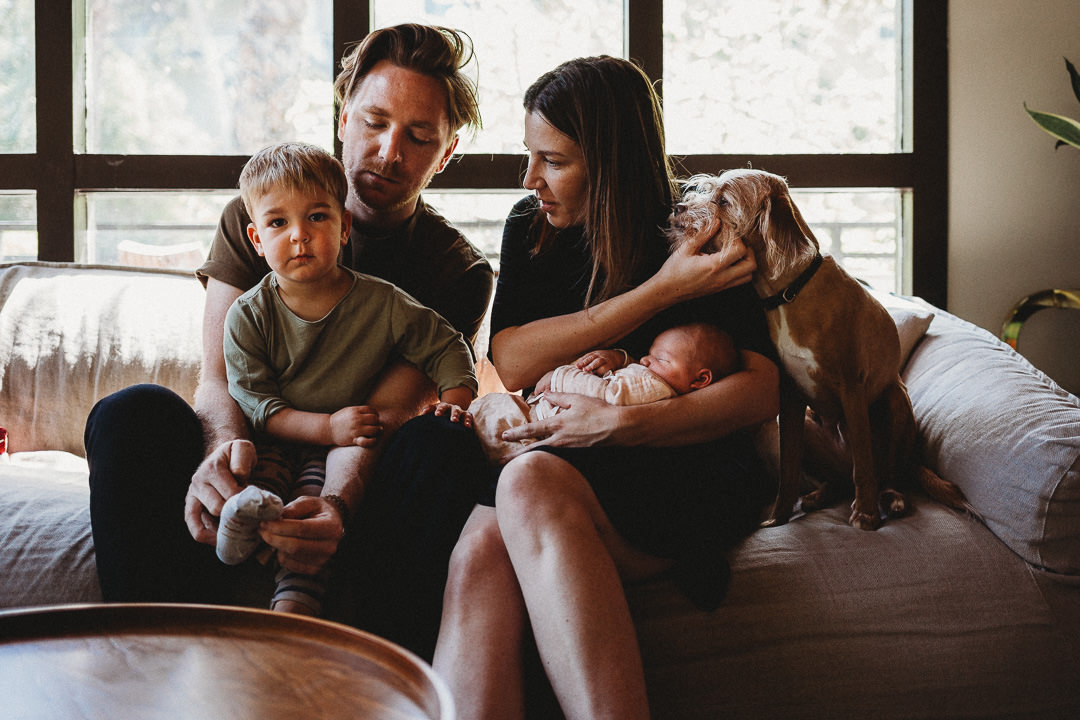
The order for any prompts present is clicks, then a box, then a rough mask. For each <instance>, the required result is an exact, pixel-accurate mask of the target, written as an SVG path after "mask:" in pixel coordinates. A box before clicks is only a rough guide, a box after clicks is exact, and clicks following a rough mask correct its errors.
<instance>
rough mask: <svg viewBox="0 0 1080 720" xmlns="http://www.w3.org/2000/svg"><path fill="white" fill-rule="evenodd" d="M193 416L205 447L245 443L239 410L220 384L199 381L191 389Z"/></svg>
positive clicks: (244, 424)
mask: <svg viewBox="0 0 1080 720" xmlns="http://www.w3.org/2000/svg"><path fill="white" fill-rule="evenodd" d="M195 413H196V414H197V415H198V416H199V419H200V420H201V421H202V425H203V437H204V438H205V441H206V447H207V449H208V450H209V449H210V448H215V447H217V446H218V445H221V444H222V443H224V442H228V441H229V440H238V439H240V440H249V439H250V437H251V432H250V429H249V427H248V423H247V419H246V418H245V417H244V413H243V412H242V411H241V410H240V406H239V405H237V404H236V401H235V400H233V399H232V396H231V395H229V387H228V383H226V382H225V381H224V380H206V379H203V380H202V381H201V382H200V383H199V386H198V387H197V388H196V389H195Z"/></svg>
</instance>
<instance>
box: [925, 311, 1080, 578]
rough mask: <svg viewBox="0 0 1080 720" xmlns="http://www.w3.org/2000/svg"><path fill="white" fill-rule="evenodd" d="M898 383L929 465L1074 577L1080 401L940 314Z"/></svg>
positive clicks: (1046, 562) (1078, 564)
mask: <svg viewBox="0 0 1080 720" xmlns="http://www.w3.org/2000/svg"><path fill="white" fill-rule="evenodd" d="M904 379H905V382H907V384H908V388H909V390H910V393H911V401H912V404H913V405H914V408H915V416H916V418H917V419H918V422H919V430H920V433H921V435H922V436H923V437H924V439H925V442H926V447H925V453H926V458H927V462H928V464H929V465H930V466H931V467H932V468H934V469H935V470H936V471H937V472H938V473H939V474H940V475H941V476H942V477H945V478H946V479H948V480H951V481H953V482H955V483H956V484H957V485H959V486H960V487H961V489H962V490H963V491H964V493H965V494H966V495H967V498H968V500H969V501H970V503H971V505H972V506H973V507H974V509H975V510H976V511H977V512H978V514H979V515H980V516H981V517H982V519H983V521H984V522H985V523H986V525H987V526H988V527H989V528H990V529H991V530H992V531H993V532H994V534H996V535H997V536H998V537H999V538H1001V539H1002V540H1003V541H1004V542H1005V543H1006V544H1007V545H1008V546H1009V547H1010V548H1012V549H1013V550H1014V551H1015V552H1016V553H1018V554H1019V555H1020V556H1021V557H1023V558H1024V559H1025V560H1027V561H1028V562H1029V563H1031V564H1033V565H1036V566H1038V567H1042V568H1045V569H1047V570H1050V571H1053V572H1056V573H1067V574H1073V575H1076V574H1080V400H1078V399H1077V398H1076V397H1075V396H1073V395H1071V394H1069V393H1067V392H1065V391H1064V390H1063V389H1061V388H1060V387H1059V386H1057V385H1056V384H1055V383H1054V382H1053V381H1052V380H1050V379H1049V378H1048V377H1046V375H1044V374H1043V373H1041V372H1039V371H1038V370H1037V369H1035V368H1034V367H1033V366H1032V365H1031V364H1030V363H1029V362H1028V361H1027V360H1025V359H1024V358H1023V357H1022V356H1021V355H1019V354H1018V353H1016V352H1015V351H1013V350H1012V349H1011V348H1009V347H1008V346H1007V345H1005V344H1004V343H1002V342H1000V341H998V339H997V338H996V337H994V336H993V335H991V334H990V333H988V332H986V331H985V330H982V329H981V328H978V327H976V326H974V325H972V324H970V323H968V322H966V321H963V320H960V319H959V318H957V317H955V316H953V315H950V314H948V313H945V312H942V311H940V310H937V311H936V315H935V317H934V320H933V322H932V323H931V325H930V328H929V330H928V331H927V333H926V336H925V337H924V338H923V340H922V342H921V343H920V344H919V345H918V346H917V347H916V348H915V349H914V351H913V352H912V354H911V357H910V359H909V360H908V364H907V366H906V368H905V370H904Z"/></svg>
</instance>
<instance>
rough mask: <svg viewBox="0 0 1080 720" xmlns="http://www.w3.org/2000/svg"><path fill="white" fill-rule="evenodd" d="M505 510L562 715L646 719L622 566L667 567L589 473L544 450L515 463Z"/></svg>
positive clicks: (500, 507)
mask: <svg viewBox="0 0 1080 720" xmlns="http://www.w3.org/2000/svg"><path fill="white" fill-rule="evenodd" d="M496 507H497V516H498V520H499V528H500V531H501V533H502V537H503V540H504V542H505V544H506V549H507V551H508V553H509V556H510V559H511V561H512V563H513V566H514V570H515V572H516V575H517V578H518V581H519V583H520V586H521V590H522V593H523V595H524V598H525V604H526V607H527V608H528V616H529V619H530V620H531V622H532V628H533V633H534V635H535V637H536V644H537V647H538V649H539V651H540V658H541V660H542V661H543V663H544V668H545V670H546V672H547V674H548V678H549V679H550V681H551V685H552V688H553V689H554V690H555V694H556V696H557V697H558V699H559V703H560V705H561V706H562V709H563V712H564V713H565V714H566V717H567V718H568V719H570V720H573V719H574V718H619V719H620V720H630V719H632V718H647V717H648V715H649V708H648V701H647V698H646V693H645V678H644V672H643V670H642V665H641V654H640V650H639V648H638V644H637V635H636V634H635V631H634V625H633V620H632V618H631V617H630V609H629V607H628V605H627V602H626V596H625V593H624V591H623V586H622V581H621V579H620V573H621V574H622V576H623V577H626V578H628V579H629V578H632V577H633V578H636V577H645V576H648V575H651V574H655V573H656V572H659V571H661V570H662V569H664V568H665V567H667V566H668V565H669V563H668V562H667V561H663V560H658V559H656V558H650V557H648V556H645V555H643V554H641V553H639V552H637V551H635V550H634V549H633V548H631V547H630V546H629V545H628V544H627V543H626V542H625V541H624V540H623V539H622V538H621V537H619V535H618V534H617V533H616V532H615V530H614V528H613V527H612V526H611V523H610V522H609V521H608V519H607V516H606V515H605V514H604V512H603V510H602V509H601V507H600V504H599V502H598V501H597V499H596V496H595V495H594V494H593V492H592V488H590V487H589V485H588V483H587V482H586V480H585V478H583V477H582V476H581V474H580V473H578V472H577V470H575V469H574V468H573V466H571V465H570V464H569V463H567V462H565V461H564V460H562V459H561V458H559V457H557V456H555V455H552V454H550V453H546V452H530V453H525V454H524V455H522V456H520V457H518V458H517V459H515V460H514V461H513V462H511V463H510V464H508V465H507V467H506V468H505V469H504V470H503V473H502V476H501V477H500V479H499V487H498V493H497V503H496Z"/></svg>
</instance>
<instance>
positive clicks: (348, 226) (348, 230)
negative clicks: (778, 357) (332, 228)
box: [341, 210, 352, 245]
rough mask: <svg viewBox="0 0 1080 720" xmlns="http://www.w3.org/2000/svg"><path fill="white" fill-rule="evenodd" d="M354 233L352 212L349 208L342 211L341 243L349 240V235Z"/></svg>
mask: <svg viewBox="0 0 1080 720" xmlns="http://www.w3.org/2000/svg"><path fill="white" fill-rule="evenodd" d="M351 234H352V213H351V212H349V211H348V210H342V211H341V244H342V245H344V244H345V243H347V242H349V235H351Z"/></svg>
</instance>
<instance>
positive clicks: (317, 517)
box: [259, 497, 345, 575]
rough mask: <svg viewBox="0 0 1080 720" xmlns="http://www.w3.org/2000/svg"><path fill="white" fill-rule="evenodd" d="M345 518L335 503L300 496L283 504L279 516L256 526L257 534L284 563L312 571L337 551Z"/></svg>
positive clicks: (288, 566)
mask: <svg viewBox="0 0 1080 720" xmlns="http://www.w3.org/2000/svg"><path fill="white" fill-rule="evenodd" d="M344 520H345V519H344V518H343V517H341V513H340V512H339V511H338V508H337V506H336V505H334V504H333V503H331V502H330V501H329V500H324V499H322V498H318V497H300V498H297V499H296V500H293V501H292V502H291V503H289V504H288V505H286V506H285V512H284V513H282V515H281V519H280V520H269V521H266V522H263V523H262V524H261V525H260V526H259V535H260V537H262V539H263V540H264V541H266V544H267V545H269V546H270V547H272V548H274V549H275V550H277V559H278V562H280V563H281V564H282V566H283V567H285V568H287V569H288V570H291V571H293V572H297V573H304V574H305V575H315V574H317V573H318V572H319V571H320V570H322V569H323V567H324V566H325V565H326V563H328V562H329V561H330V558H332V557H333V556H334V553H335V552H337V549H338V543H340V542H341V539H342V538H343V537H345V527H344V525H343V523H344Z"/></svg>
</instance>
